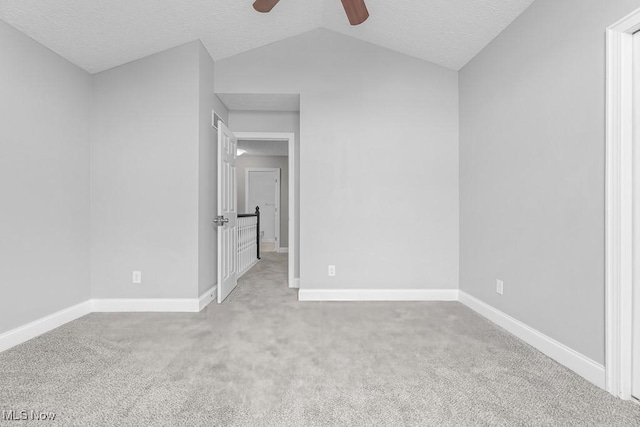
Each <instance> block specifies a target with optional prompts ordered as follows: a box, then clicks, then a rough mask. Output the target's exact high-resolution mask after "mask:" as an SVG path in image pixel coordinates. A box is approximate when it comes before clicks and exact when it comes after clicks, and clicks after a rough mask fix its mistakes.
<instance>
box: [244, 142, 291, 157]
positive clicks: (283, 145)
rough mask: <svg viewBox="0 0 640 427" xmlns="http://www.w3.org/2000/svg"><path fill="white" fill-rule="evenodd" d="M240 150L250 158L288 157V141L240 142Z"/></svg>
mask: <svg viewBox="0 0 640 427" xmlns="http://www.w3.org/2000/svg"><path fill="white" fill-rule="evenodd" d="M238 149H240V150H245V151H246V153H245V154H244V155H249V156H288V155H289V142H288V141H242V140H240V141H238Z"/></svg>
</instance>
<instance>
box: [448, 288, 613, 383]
mask: <svg viewBox="0 0 640 427" xmlns="http://www.w3.org/2000/svg"><path fill="white" fill-rule="evenodd" d="M459 299H460V302H461V303H462V304H464V305H466V306H467V307H469V308H470V309H472V310H473V311H475V312H476V313H478V314H480V315H481V316H483V317H486V318H487V319H489V320H490V321H491V322H493V323H495V324H496V325H498V326H501V327H502V328H504V329H506V330H507V331H508V332H510V333H512V334H513V335H515V336H516V337H518V338H520V339H521V340H522V341H524V342H526V343H527V344H529V345H531V346H533V347H535V348H536V349H538V350H540V351H541V352H542V353H544V354H546V355H547V356H549V357H550V358H552V359H553V360H555V361H556V362H558V363H560V364H561V365H564V366H566V367H567V368H569V369H571V370H572V371H574V372H575V373H577V374H578V375H580V376H582V377H583V378H585V379H586V380H588V381H590V382H592V383H593V384H595V385H597V386H598V387H600V388H604V385H605V373H604V366H602V365H601V364H599V363H597V362H595V361H593V360H591V359H590V358H588V357H586V356H584V355H583V354H580V353H578V352H577V351H575V350H573V349H571V348H569V347H567V346H566V345H564V344H562V343H560V342H558V341H556V340H554V339H553V338H550V337H548V336H546V335H544V334H543V333H541V332H539V331H537V330H536V329H533V328H532V327H530V326H528V325H526V324H524V323H522V322H520V321H519V320H516V319H514V318H513V317H511V316H509V315H507V314H505V313H503V312H501V311H500V310H497V309H495V308H493V307H492V306H490V305H489V304H487V303H485V302H483V301H480V300H479V299H477V298H475V297H473V296H471V295H469V294H467V293H466V292H464V291H459Z"/></svg>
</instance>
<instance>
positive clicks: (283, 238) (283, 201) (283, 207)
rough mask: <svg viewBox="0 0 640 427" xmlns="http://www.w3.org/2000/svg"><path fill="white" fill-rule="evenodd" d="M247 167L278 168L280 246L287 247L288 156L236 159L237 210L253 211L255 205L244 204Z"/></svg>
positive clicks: (242, 157)
mask: <svg viewBox="0 0 640 427" xmlns="http://www.w3.org/2000/svg"><path fill="white" fill-rule="evenodd" d="M247 168H280V247H282V248H288V247H289V221H288V220H287V217H288V215H289V157H287V156H248V155H246V154H245V155H243V156H240V157H238V159H237V160H236V178H237V182H238V212H240V213H253V212H254V211H255V206H249V207H248V208H247V207H246V206H245V203H244V202H245V196H246V192H245V185H246V182H245V172H246V170H247Z"/></svg>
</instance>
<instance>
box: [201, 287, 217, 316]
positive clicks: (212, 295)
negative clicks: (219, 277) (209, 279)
mask: <svg viewBox="0 0 640 427" xmlns="http://www.w3.org/2000/svg"><path fill="white" fill-rule="evenodd" d="M217 292H218V286H217V285H213V287H212V288H211V289H209V290H208V291H206V292H204V293H203V294H202V295H200V298H199V300H198V311H202V310H203V309H204V308H205V307H206V306H208V305H209V304H211V303H212V302H213V301H215V299H216V297H217Z"/></svg>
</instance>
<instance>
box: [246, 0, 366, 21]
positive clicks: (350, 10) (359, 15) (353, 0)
mask: <svg viewBox="0 0 640 427" xmlns="http://www.w3.org/2000/svg"><path fill="white" fill-rule="evenodd" d="M279 1H280V0H256V1H255V3H253V8H254V9H255V10H257V11H258V12H262V13H267V12H270V11H271V9H273V8H274V6H275V5H276V4H278V2H279ZM342 6H343V7H344V11H345V12H346V13H347V18H349V23H350V24H351V25H360V24H362V23H363V22H364V21H366V20H367V18H368V17H369V11H368V10H367V5H365V4H364V0H342Z"/></svg>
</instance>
